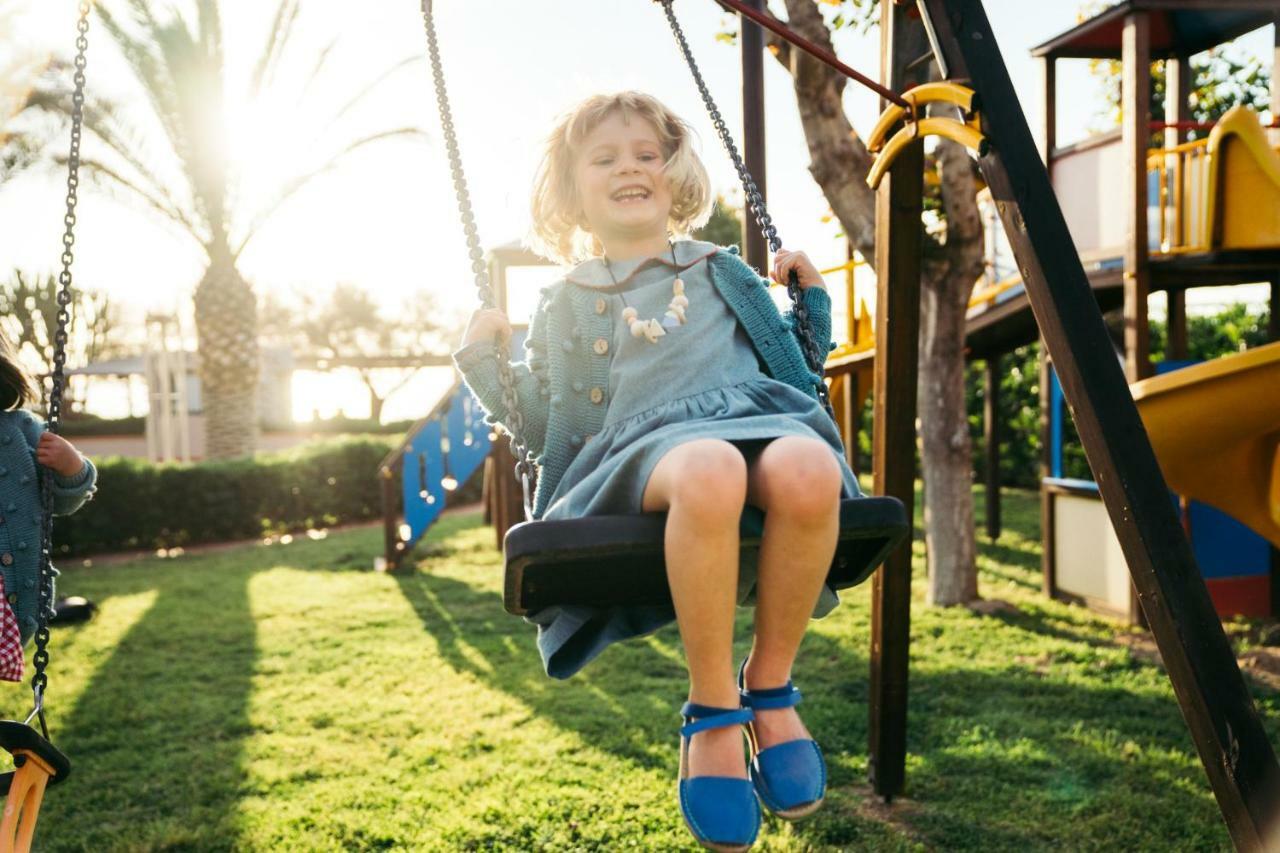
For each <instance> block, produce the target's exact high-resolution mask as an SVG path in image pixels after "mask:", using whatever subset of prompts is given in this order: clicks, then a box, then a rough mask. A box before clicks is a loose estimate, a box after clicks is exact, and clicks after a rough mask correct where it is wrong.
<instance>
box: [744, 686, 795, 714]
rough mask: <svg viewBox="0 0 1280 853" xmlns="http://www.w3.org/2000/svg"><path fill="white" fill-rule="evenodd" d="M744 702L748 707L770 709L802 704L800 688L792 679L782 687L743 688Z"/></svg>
mask: <svg viewBox="0 0 1280 853" xmlns="http://www.w3.org/2000/svg"><path fill="white" fill-rule="evenodd" d="M741 695H742V704H743V705H745V706H746V707H748V708H759V709H762V710H766V711H767V710H769V709H771V708H790V707H792V706H793V705H799V704H800V698H801V697H800V690H799V688H797V687H796V686H795V685H794V684H792V683H791V682H790V681H788V682H787V683H786V684H784V685H783V686H782V687H768V688H765V689H763V690H743V691H742V694H741Z"/></svg>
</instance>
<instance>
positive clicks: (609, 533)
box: [503, 497, 911, 616]
mask: <svg viewBox="0 0 1280 853" xmlns="http://www.w3.org/2000/svg"><path fill="white" fill-rule="evenodd" d="M666 520H667V516H666V513H662V512H651V513H643V514H640V515H597V516H591V517H589V518H574V519H566V520H562V521H526V522H522V523H520V524H517V525H515V526H514V527H512V528H511V529H510V530H508V531H507V536H506V539H505V541H504V551H505V553H506V560H507V572H506V584H505V589H504V592H503V605H504V606H505V607H506V609H507V612H508V613H511V614H513V615H516V616H523V615H525V614H526V613H536V612H538V611H539V610H542V609H543V608H545V607H549V606H552V605H586V606H592V607H609V606H612V605H620V604H628V605H654V604H657V605H660V604H670V603H671V590H670V589H669V588H668V586H667V572H666V563H665V561H664V559H663V528H664V527H665V525H666ZM910 529H911V528H910V527H909V526H908V524H907V513H906V510H905V508H904V507H903V505H902V502H901V501H899V500H898V499H897V498H890V497H867V498H851V499H849V500H845V501H841V503H840V537H839V540H838V541H837V544H836V553H835V557H834V559H833V560H832V562H831V573H830V574H829V575H828V576H827V584H828V585H829V586H831V587H832V588H833V589H846V588H848V587H851V586H857V585H858V584H860V583H862V582H863V581H864V580H866V579H867V578H868V577H870V576H871V573H872V572H874V571H875V570H876V568H877V567H878V566H879V565H880V563H881V562H883V561H884V558H885V557H887V556H888V555H889V552H890V551H892V550H893V549H894V548H895V547H896V546H897V545H898V544H899V543H900V542H902V540H903V539H905V538H906V537H907V535H908V534H909V533H910ZM763 530H764V513H762V512H761V511H760V510H759V509H757V508H755V507H752V506H748V507H746V509H745V511H744V512H743V514H742V523H741V527H740V533H741V546H740V547H741V552H740V553H741V559H742V560H743V561H744V562H747V563H748V564H750V562H753V561H754V560H755V559H756V557H757V555H758V553H759V551H760V538H761V533H762V532H763Z"/></svg>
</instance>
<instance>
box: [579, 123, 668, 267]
mask: <svg viewBox="0 0 1280 853" xmlns="http://www.w3.org/2000/svg"><path fill="white" fill-rule="evenodd" d="M574 177H575V179H576V182H577V189H578V199H579V201H580V202H581V204H582V211H583V215H584V216H585V218H586V220H587V223H588V224H589V225H590V228H591V231H592V233H593V234H595V236H596V237H598V238H599V239H600V241H601V242H602V243H604V244H605V245H606V246H608V244H609V242H610V239H611V238H615V239H621V240H635V239H637V238H641V239H642V238H645V237H653V236H665V235H666V233H667V225H668V221H669V218H670V214H671V187H670V185H669V184H668V183H667V178H666V155H665V154H664V152H663V150H662V144H661V142H659V140H658V132H657V130H655V129H654V127H653V125H652V124H650V123H649V122H648V121H647V120H646V119H644V118H641V117H639V116H631V117H624V115H623V114H622V113H621V112H620V111H615V112H613V113H610V114H609V116H608V117H606V118H605V119H604V121H602V122H600V124H598V125H596V126H595V128H593V129H592V131H591V133H589V134H588V135H587V137H586V139H584V140H583V142H582V147H581V149H580V153H579V155H578V159H577V164H576V167H575V170H574Z"/></svg>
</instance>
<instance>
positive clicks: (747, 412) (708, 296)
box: [528, 241, 860, 678]
mask: <svg viewBox="0 0 1280 853" xmlns="http://www.w3.org/2000/svg"><path fill="white" fill-rule="evenodd" d="M673 249H674V258H673V257H672V255H671V254H667V255H666V256H665V257H661V258H644V259H639V260H633V261H615V262H613V264H612V276H611V275H610V269H609V268H608V267H607V266H606V265H605V263H604V261H602V260H601V259H592V260H589V261H586V262H584V263H582V264H580V265H579V266H577V267H576V268H575V269H574V270H572V271H571V272H570V273H569V274H568V275H567V276H566V279H567V280H568V282H569V283H570V286H578V287H589V288H593V289H595V290H597V291H599V292H600V294H601V296H603V298H604V299H605V300H606V302H607V305H608V310H610V311H611V312H612V316H613V318H614V324H613V328H614V333H613V341H612V346H611V348H610V351H611V352H612V353H613V358H612V361H611V363H610V371H609V388H608V392H607V397H606V399H605V400H603V401H601V402H605V403H607V405H608V410H607V412H606V415H605V421H604V426H603V428H602V429H601V431H600V432H599V433H598V434H596V435H594V436H591V437H590V438H589V439H587V441H586V443H585V444H584V445H583V447H582V450H581V451H580V452H579V453H578V455H577V457H576V458H575V459H574V461H573V463H572V464H571V465H570V466H569V468H568V470H567V471H565V473H564V476H563V477H562V478H561V480H560V483H559V485H558V486H557V488H556V491H555V493H554V494H552V496H551V499H550V502H549V504H548V507H547V511H546V513H545V514H544V516H543V518H545V519H547V520H552V519H560V518H580V517H583V516H590V515H611V514H627V513H638V512H640V511H641V503H642V498H643V495H644V490H645V486H646V485H647V484H648V481H649V475H650V474H652V473H653V469H654V467H655V466H656V465H657V464H658V461H659V460H660V459H662V457H663V456H665V455H666V454H667V453H668V452H669V451H670V450H672V449H673V448H675V447H676V446H677V445H680V444H683V443H685V442H688V441H694V440H697V439H704V438H718V439H723V440H726V441H730V442H733V443H734V444H736V445H737V446H738V447H739V448H740V449H742V450H743V452H744V454H745V455H747V458H748V459H750V458H751V457H752V456H753V455H755V454H756V453H758V452H759V451H760V450H761V449H762V448H763V446H764V445H765V444H767V443H768V441H769V440H771V439H774V438H779V437H781V436H786V435H800V436H807V437H810V438H816V439H819V440H821V441H825V442H826V443H827V444H828V445H829V446H830V447H831V452H832V454H833V455H834V456H835V457H836V459H837V460H838V461H839V464H840V470H841V476H842V479H843V493H844V496H845V497H857V496H858V495H859V494H860V492H859V490H858V484H857V480H856V479H855V477H854V474H853V472H852V471H851V470H850V469H849V466H848V464H847V463H846V462H845V457H844V448H843V445H842V443H841V440H840V434H839V432H838V430H837V429H836V426H835V424H834V423H833V422H832V420H831V418H830V417H829V416H828V415H827V414H826V412H825V411H823V409H822V407H821V406H820V405H819V404H818V402H817V400H815V399H813V398H812V397H809V396H808V395H807V394H805V393H803V392H802V391H800V390H798V389H796V388H794V387H792V386H791V385H788V384H787V383H785V382H779V381H777V380H775V379H772V378H770V377H769V376H768V375H766V374H765V373H764V372H763V371H762V370H761V367H760V361H759V359H758V358H757V356H756V353H755V349H754V348H753V347H752V345H751V341H750V339H749V338H748V337H747V334H746V332H745V331H744V330H743V329H742V327H741V326H740V324H739V323H738V319H737V317H736V316H735V315H734V313H733V311H732V310H731V309H730V308H729V306H728V305H727V304H725V302H724V300H723V299H722V298H721V297H720V294H719V291H717V290H716V287H715V285H714V284H713V283H712V282H711V279H710V275H709V271H708V270H709V268H708V265H707V263H706V258H707V257H709V256H710V255H711V254H713V253H714V252H715V251H716V247H715V246H713V245H712V244H710V243H701V242H695V241H680V242H677V243H675V244H674V247H673ZM677 275H679V277H680V278H681V279H682V280H683V281H684V291H685V295H686V297H687V298H688V300H689V306H688V308H687V310H686V323H685V324H684V325H678V324H672V321H670V320H668V321H667V322H668V325H666V326H665V331H666V335H664V336H662V337H660V338H658V339H657V341H656V342H653V343H650V342H649V341H648V340H647V339H646V338H643V337H641V338H637V337H634V336H633V335H632V334H631V330H630V328H629V327H628V325H627V324H626V323H624V322H623V321H622V318H621V315H622V311H623V309H624V307H626V306H631V307H634V308H635V309H636V310H637V312H638V315H639V317H640V319H642V320H648V319H650V318H657V319H658V320H659V321H662V320H663V316H664V314H665V312H666V310H667V306H668V303H669V302H670V301H671V298H672V296H673V290H672V286H673V282H674V280H675V278H676V276H677ZM614 279H616V280H617V284H616V285H615V284H614ZM573 390H574V392H575V393H587V389H585V388H574V389H573ZM600 390H601V391H603V389H600ZM596 393H599V392H596ZM755 581H756V567H755V565H742V566H741V567H740V568H739V577H738V597H737V600H738V602H739V603H740V604H753V603H754V600H755V599H754V593H755ZM837 603H839V599H838V598H837V597H836V594H835V592H834V591H833V590H831V589H830V588H827V587H824V588H823V591H822V594H821V596H820V597H819V599H818V603H817V606H816V607H815V609H814V614H813V615H814V617H815V618H816V617H821V616H825V615H826V614H827V613H829V612H830V611H831V609H832V608H834V607H835V606H836V604H837ZM528 618H529V620H530V621H532V622H534V623H536V624H537V625H538V648H539V650H540V651H541V653H542V660H543V664H544V666H545V667H546V672H547V674H548V675H550V676H552V677H554V678H568V677H569V676H571V675H573V673H575V672H577V671H578V670H579V669H581V668H582V667H583V666H585V665H586V664H587V663H588V662H589V661H590V660H591V659H592V658H594V657H595V656H596V655H598V654H600V652H602V651H604V649H605V648H606V647H607V646H608V645H609V644H610V643H613V642H617V641H618V640H625V639H628V638H630V637H636V636H640V635H643V634H647V633H651V632H653V631H656V630H657V629H659V628H661V627H663V626H664V625H667V624H668V623H670V622H672V621H673V620H674V619H675V611H674V609H673V608H672V607H671V606H670V605H663V606H660V607H652V606H644V607H640V606H620V607H611V608H606V609H598V608H590V607H576V606H575V607H551V608H547V609H545V610H542V611H539V612H538V613H535V614H531V615H530V616H529V617H528Z"/></svg>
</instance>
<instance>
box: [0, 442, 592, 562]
mask: <svg viewBox="0 0 1280 853" xmlns="http://www.w3.org/2000/svg"><path fill="white" fill-rule="evenodd" d="M569 443H570V444H572V445H573V446H574V447H581V446H582V436H580V435H575V436H573V437H571V438H570V439H569ZM5 556H6V557H8V556H9V555H8V554H6V555H5ZM10 559H13V558H12V557H10ZM6 565H8V564H7V563H6Z"/></svg>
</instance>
